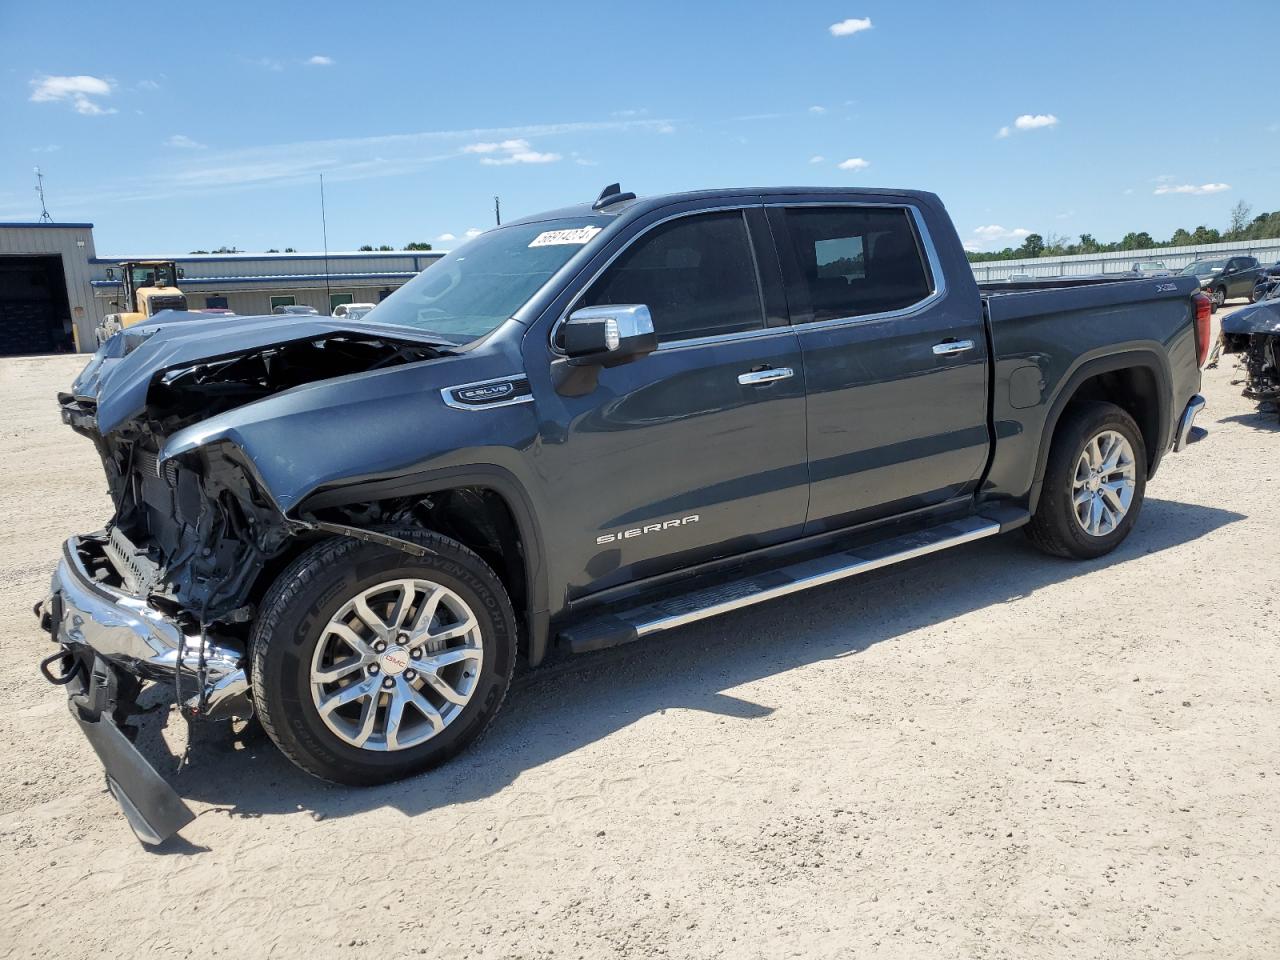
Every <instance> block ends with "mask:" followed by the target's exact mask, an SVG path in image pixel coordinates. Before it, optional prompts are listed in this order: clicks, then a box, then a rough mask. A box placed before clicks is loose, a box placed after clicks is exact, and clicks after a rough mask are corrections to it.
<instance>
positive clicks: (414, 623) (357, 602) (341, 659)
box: [252, 530, 516, 786]
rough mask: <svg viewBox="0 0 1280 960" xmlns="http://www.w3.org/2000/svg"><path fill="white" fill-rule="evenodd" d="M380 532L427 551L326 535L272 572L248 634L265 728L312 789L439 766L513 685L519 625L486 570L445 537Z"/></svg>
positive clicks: (472, 736)
mask: <svg viewBox="0 0 1280 960" xmlns="http://www.w3.org/2000/svg"><path fill="white" fill-rule="evenodd" d="M391 532H392V533H393V534H394V535H395V536H397V537H400V538H401V539H404V540H410V541H412V542H414V543H417V544H420V545H422V546H424V547H426V548H428V550H430V551H431V552H430V553H428V554H427V555H426V556H424V557H414V556H411V555H409V554H407V553H405V552H403V551H401V550H397V549H395V548H393V547H386V546H382V545H379V544H374V543H366V542H364V541H361V540H355V539H352V538H349V537H334V538H332V539H329V540H324V541H322V542H320V543H318V544H316V545H315V546H313V547H311V548H310V549H309V550H307V551H306V552H304V553H303V554H302V555H301V556H300V557H298V559H297V560H296V561H294V563H293V564H291V565H290V566H289V567H288V568H287V569H286V570H285V571H284V572H283V573H282V574H281V575H280V577H279V578H278V579H277V580H276V582H275V583H274V584H273V585H272V587H271V589H270V590H269V591H268V593H267V595H266V597H265V599H264V600H263V604H262V609H261V613H260V615H259V618H258V621H257V623H256V624H255V626H254V630H253V639H252V651H253V700H254V706H255V707H256V709H257V713H258V716H259V717H261V719H262V726H263V728H264V729H265V730H266V732H267V734H268V735H269V736H270V737H271V739H272V740H273V741H274V742H275V744H276V746H277V747H279V748H280V751H281V752H282V753H283V754H284V755H285V756H286V757H288V758H289V759H290V760H291V761H293V763H294V764H296V765H297V766H299V767H301V768H302V769H303V770H305V771H306V772H307V773H310V774H312V775H313V776H316V777H319V778H321V779H322V780H331V781H334V782H336V783H345V784H351V785H355V786H364V785H371V784H378V783H386V782H388V781H391V780H399V779H401V778H403V777H408V776H411V775H413V774H415V773H419V772H421V771H424V770H427V769H430V768H431V767H434V766H437V765H438V764H440V763H443V762H444V761H446V760H448V759H449V758H450V757H452V756H454V754H456V753H458V752H459V751H460V750H462V749H463V748H464V747H466V746H467V745H468V744H470V743H471V742H472V741H474V740H476V739H477V738H478V737H479V736H480V735H481V734H482V733H483V732H484V730H485V729H486V728H487V727H488V726H489V724H490V722H491V721H492V720H493V718H494V716H496V715H497V713H498V710H499V708H500V707H501V706H502V701H503V699H504V698H505V697H506V694H507V688H508V687H509V686H510V683H511V674H512V671H513V669H514V667H515V661H516V619H515V614H514V612H513V611H512V608H511V601H510V599H509V598H508V597H507V593H506V590H505V589H504V588H503V586H502V583H501V581H500V580H499V579H498V577H497V575H496V574H495V573H494V572H493V570H491V569H490V568H489V566H488V565H487V564H486V563H485V562H484V561H483V560H481V559H480V558H479V557H478V556H476V554H475V553H473V552H472V551H470V550H468V549H467V548H466V547H464V546H463V545H462V544H460V543H458V542H457V541H455V540H451V539H449V538H448V537H445V536H441V535H440V534H437V533H429V532H426V531H422V530H398V531H391Z"/></svg>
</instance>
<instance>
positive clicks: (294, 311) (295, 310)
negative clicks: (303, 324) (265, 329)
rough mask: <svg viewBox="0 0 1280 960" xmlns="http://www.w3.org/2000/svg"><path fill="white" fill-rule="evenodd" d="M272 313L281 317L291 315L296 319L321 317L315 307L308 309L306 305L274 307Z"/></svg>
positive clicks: (289, 304)
mask: <svg viewBox="0 0 1280 960" xmlns="http://www.w3.org/2000/svg"><path fill="white" fill-rule="evenodd" d="M271 312H272V313H275V314H279V315H280V316H290V315H291V316H295V317H318V316H319V315H320V311H319V310H317V309H316V308H315V307H308V306H307V305H306V304H304V303H297V304H294V303H288V304H282V305H280V306H278V307H273V308H272V310H271Z"/></svg>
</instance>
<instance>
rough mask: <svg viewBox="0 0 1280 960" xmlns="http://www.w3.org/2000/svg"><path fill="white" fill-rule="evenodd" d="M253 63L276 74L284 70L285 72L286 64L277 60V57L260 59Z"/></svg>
mask: <svg viewBox="0 0 1280 960" xmlns="http://www.w3.org/2000/svg"><path fill="white" fill-rule="evenodd" d="M253 62H254V63H256V64H257V65H258V66H260V67H262V68H264V69H266V70H271V71H273V72H275V73H280V72H281V71H282V70H284V64H283V63H282V62H280V61H279V60H277V59H276V58H275V57H259V58H258V59H257V60H254V61H253Z"/></svg>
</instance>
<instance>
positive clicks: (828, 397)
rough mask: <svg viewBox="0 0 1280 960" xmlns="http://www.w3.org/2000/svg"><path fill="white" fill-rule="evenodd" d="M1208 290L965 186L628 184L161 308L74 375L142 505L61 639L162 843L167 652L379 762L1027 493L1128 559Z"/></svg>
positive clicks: (962, 532) (223, 707) (1082, 552)
mask: <svg viewBox="0 0 1280 960" xmlns="http://www.w3.org/2000/svg"><path fill="white" fill-rule="evenodd" d="M1199 290H1200V282H1199V280H1198V279H1197V278H1196V277H1194V276H1188V277H1162V278H1156V279H1120V280H1115V279H1104V278H1094V279H1089V280H1082V281H1048V282H1043V283H1036V282H1023V283H1002V284H998V285H993V286H992V287H991V288H990V289H989V290H986V291H984V290H983V289H982V288H980V286H979V285H978V284H977V283H976V282H975V281H974V277H973V273H972V271H971V270H970V268H969V265H968V263H967V261H966V259H965V253H964V250H963V248H962V246H961V243H960V240H959V238H958V237H957V234H956V231H955V229H954V227H953V226H952V224H951V221H950V219H949V217H948V215H947V213H946V211H945V210H944V209H943V206H942V204H941V202H939V200H938V198H937V197H935V196H934V195H933V194H930V193H922V192H916V191H909V190H870V189H868V190H861V189H859V190H846V189H816V188H782V189H773V188H770V189H735V190H709V191H702V192H694V193H683V194H675V195H668V196H655V197H646V198H643V199H640V198H637V197H636V196H635V195H634V194H631V193H623V192H622V191H621V190H620V189H619V188H618V185H617V184H614V185H612V186H611V187H608V188H606V189H605V191H604V192H603V193H602V194H601V195H600V197H599V198H598V199H597V200H596V201H595V202H593V203H585V204H581V205H578V206H572V207H568V208H565V209H563V210H558V211H555V212H552V213H546V214H542V215H539V216H534V217H528V218H526V219H523V220H520V221H517V222H514V223H509V224H506V225H504V226H502V227H499V228H496V229H493V230H490V231H489V232H487V233H485V234H483V235H481V236H480V237H478V238H476V239H474V240H472V241H471V242H469V243H467V244H465V245H463V246H461V247H459V248H458V249H457V250H455V251H454V252H452V253H450V254H448V255H447V256H445V257H444V258H443V259H441V260H439V261H438V262H436V263H434V264H433V265H432V266H431V267H429V268H428V269H426V270H425V271H423V272H422V273H421V274H420V275H419V276H417V277H416V278H415V279H413V280H411V281H410V282H409V283H407V284H406V285H405V286H404V287H403V288H401V289H400V290H398V291H397V292H396V293H395V294H393V295H392V296H391V297H389V298H388V299H387V300H386V301H384V302H383V303H381V304H380V305H379V306H377V307H376V308H375V309H374V310H373V311H372V312H371V313H369V314H368V315H367V316H365V317H363V318H362V319H361V320H360V321H359V322H351V321H349V320H345V319H343V318H337V317H318V316H314V317H304V316H296V317H274V316H272V317H239V318H217V319H208V318H205V319H200V318H195V317H192V316H189V315H182V314H171V315H168V316H166V315H161V316H160V317H158V318H156V319H155V320H153V321H152V322H150V323H148V324H143V325H139V326H136V327H131V328H129V329H128V330H124V331H122V332H120V333H119V334H117V335H116V336H114V337H112V338H111V339H110V340H109V341H108V342H107V343H106V344H104V345H103V346H102V348H101V349H100V350H99V351H98V353H97V354H96V355H95V356H94V357H93V359H92V360H91V361H90V362H89V364H88V366H87V367H86V368H85V370H84V372H83V373H82V374H81V375H80V376H79V378H78V379H77V380H76V381H75V383H74V385H73V386H72V388H71V390H70V391H69V392H67V393H64V394H61V395H60V396H59V402H60V404H61V408H62V416H63V419H64V420H65V421H66V423H67V424H69V425H70V426H71V427H72V428H73V429H74V430H75V431H77V432H78V433H81V434H83V435H85V436H86V437H88V438H90V439H91V440H92V441H93V443H94V444H95V445H96V446H97V449H98V452H99V453H100V455H101V457H102V461H103V464H104V467H105V470H106V475H107V483H108V486H109V488H110V493H111V498H112V501H113V503H114V507H115V511H114V515H113V516H112V517H111V518H110V519H109V520H107V521H106V524H105V526H104V528H103V529H102V530H100V531H98V532H95V533H88V534H83V535H79V536H74V537H71V538H70V539H69V540H67V541H66V544H65V546H64V548H63V555H62V558H61V563H60V564H59V566H58V568H57V572H56V574H55V575H54V578H53V584H52V590H51V593H50V595H49V596H48V598H47V599H45V600H44V601H43V602H42V603H41V604H38V605H37V610H38V613H39V614H40V615H41V616H42V618H43V622H44V624H45V626H46V628H47V629H48V630H49V631H50V633H51V636H52V639H53V641H54V642H55V643H56V644H57V645H58V649H57V651H56V652H54V653H53V654H52V655H51V656H49V657H47V658H46V659H45V660H44V661H43V662H42V665H41V668H42V670H43V672H44V673H45V675H46V676H47V677H48V678H49V679H50V680H51V681H52V682H55V683H58V684H61V685H63V686H64V687H65V689H66V690H67V692H68V694H69V700H70V707H71V713H72V715H73V717H74V718H75V720H76V722H77V723H78V724H79V725H80V726H81V727H82V729H83V730H84V732H85V734H86V735H87V736H88V738H89V740H90V741H91V742H92V745H93V746H94V748H95V749H96V751H97V753H98V754H99V756H100V757H101V759H102V761H103V763H104V766H105V768H106V772H107V775H108V784H109V786H110V788H111V790H112V791H113V793H115V795H116V797H117V799H118V800H119V801H120V803H121V806H122V807H123V809H124V811H125V813H126V815H127V816H128V818H129V821H130V823H131V825H132V826H133V827H134V829H135V831H136V832H137V833H138V835H139V837H140V838H142V839H143V840H144V841H146V842H151V843H155V842H159V841H161V840H163V839H164V838H165V837H167V836H169V835H170V834H172V833H173V832H174V831H176V830H177V829H179V828H181V826H182V825H183V824H185V823H186V822H187V821H188V820H189V819H190V816H191V814H190V812H189V811H188V809H187V808H186V805H185V804H184V803H183V802H182V800H181V799H180V798H179V797H178V796H177V794H176V793H175V792H174V791H173V790H172V789H171V787H170V786H169V785H168V783H167V782H166V781H165V780H164V779H163V778H162V777H160V776H159V774H157V773H156V771H155V770H154V769H153V768H152V767H151V766H150V764H149V763H148V762H147V761H146V760H145V759H144V758H143V757H142V755H141V754H140V753H139V751H138V750H137V749H136V748H135V747H134V746H133V744H132V742H131V740H130V738H129V736H128V735H127V733H128V730H129V729H130V728H129V726H128V724H127V722H126V721H127V719H128V717H129V715H130V714H131V713H133V712H134V711H135V710H136V709H137V699H138V694H139V691H140V689H141V688H142V687H143V686H145V685H149V684H152V683H158V684H162V685H164V686H163V687H161V690H162V691H164V690H167V691H169V692H170V693H171V695H172V697H173V699H174V701H175V702H176V704H177V707H178V709H179V711H181V712H182V714H183V715H185V716H186V717H187V718H188V719H191V718H208V719H213V720H216V719H219V718H229V717H240V718H244V717H249V716H250V715H256V716H258V717H259V718H261V723H262V725H263V727H265V729H266V732H267V733H268V734H269V735H270V737H271V739H272V740H273V741H274V742H275V744H276V745H277V746H278V747H279V748H280V750H281V751H283V753H284V754H285V755H286V756H287V757H288V758H289V759H290V760H292V761H293V762H294V763H296V764H297V765H298V766H299V767H301V768H302V769H304V770H306V771H308V772H309V773H312V774H314V775H316V776H318V777H322V778H324V779H327V780H332V781H337V782H340V783H345V784H376V783H382V782H385V781H389V780H392V779H396V778H400V777H405V776H408V775H410V774H414V773H417V772H419V771H423V770H426V769H427V768H429V767H433V766H435V765H437V764H439V763H441V762H442V761H444V760H446V759H447V758H449V757H450V756H452V755H454V754H456V753H457V752H458V751H459V750H461V749H462V748H463V747H465V746H466V745H467V744H468V743H470V742H471V741H473V740H475V739H476V737H478V736H479V735H480V734H481V732H482V731H483V730H484V729H485V728H486V727H487V726H488V725H489V724H490V723H491V722H492V721H493V718H494V715H495V714H496V713H497V712H498V708H499V707H500V706H501V704H502V702H503V698H504V697H505V695H506V693H507V689H508V685H509V684H510V683H511V679H512V675H513V673H514V672H515V671H516V670H517V669H518V668H519V669H520V670H532V669H534V668H537V667H538V666H539V665H541V664H544V663H545V662H547V661H548V660H550V659H552V658H566V657H569V656H572V655H574V654H579V653H583V652H585V651H592V650H599V649H602V648H606V647H612V646H616V645H618V644H627V643H634V642H637V641H642V640H644V639H645V638H648V637H651V636H654V635H655V634H659V633H662V632H664V631H667V630H672V629H675V628H678V627H681V626H683V625H685V624H688V623H692V622H694V621H697V620H701V619H703V618H706V617H712V616H715V615H717V614H721V613H725V612H728V611H732V610H737V609H740V608H742V607H745V606H747V605H749V604H756V603H764V602H767V601H770V600H772V599H774V598H777V597H780V596H783V595H785V594H790V593H794V592H796V591H800V590H805V589H809V588H812V587H818V586H821V585H823V584H830V583H833V582H834V581H838V580H842V579H845V578H850V577H854V576H856V575H858V574H862V573H865V572H867V571H871V570H876V569H878V568H882V567H885V566H886V565H889V564H894V563H899V562H902V561H906V560H910V559H912V558H916V557H920V556H922V555H925V554H930V553H934V552H936V551H940V550H944V549H946V548H948V547H953V546H956V545H959V544H965V543H969V542H971V541H974V540H978V539H981V538H983V537H990V536H995V535H997V534H1000V533H1004V532H1006V531H1010V530H1013V529H1015V528H1017V527H1023V528H1024V529H1025V530H1026V532H1027V533H1028V534H1029V535H1030V537H1031V539H1032V540H1033V541H1034V543H1035V544H1036V545H1038V546H1039V547H1040V548H1042V549H1043V550H1045V551H1047V552H1049V553H1051V554H1054V555H1058V556H1062V557H1068V558H1076V559H1089V558H1094V557H1098V556H1101V555H1102V554H1105V553H1107V552H1108V551H1110V550H1113V549H1114V548H1115V547H1116V545H1117V544H1119V543H1120V542H1121V541H1122V540H1124V538H1125V537H1126V536H1127V535H1128V534H1129V531H1130V530H1131V529H1132V528H1133V525H1134V523H1135V522H1136V521H1137V519H1138V514H1139V510H1140V509H1141V506H1142V501H1143V493H1144V491H1145V489H1146V485H1147V482H1148V481H1149V480H1150V479H1151V478H1152V477H1153V476H1154V474H1155V472H1156V469H1157V467H1158V466H1159V465H1160V461H1161V458H1162V457H1163V456H1164V455H1165V454H1166V453H1168V452H1170V451H1175V450H1181V449H1182V448H1183V447H1184V446H1185V445H1186V444H1187V443H1188V442H1189V441H1190V440H1191V439H1193V438H1195V437H1196V436H1197V434H1198V433H1200V432H1202V431H1200V430H1199V428H1196V429H1195V430H1193V421H1194V420H1195V418H1196V415H1197V413H1198V412H1199V411H1200V409H1201V408H1202V407H1203V403H1204V402H1203V400H1202V399H1201V398H1200V396H1199V395H1198V391H1199V388H1200V368H1201V366H1202V364H1203V361H1204V359H1205V356H1206V353H1207V351H1208V349H1209V313H1210V303H1209V299H1208V297H1206V296H1204V295H1203V294H1200V293H1199ZM122 728H123V729H122Z"/></svg>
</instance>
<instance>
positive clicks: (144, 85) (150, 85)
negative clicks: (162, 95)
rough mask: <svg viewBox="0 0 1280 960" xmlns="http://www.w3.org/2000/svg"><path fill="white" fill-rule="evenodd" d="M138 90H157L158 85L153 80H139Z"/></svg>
mask: <svg viewBox="0 0 1280 960" xmlns="http://www.w3.org/2000/svg"><path fill="white" fill-rule="evenodd" d="M138 89H139V90H159V89H160V84H159V83H157V82H156V81H155V80H139V81H138Z"/></svg>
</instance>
